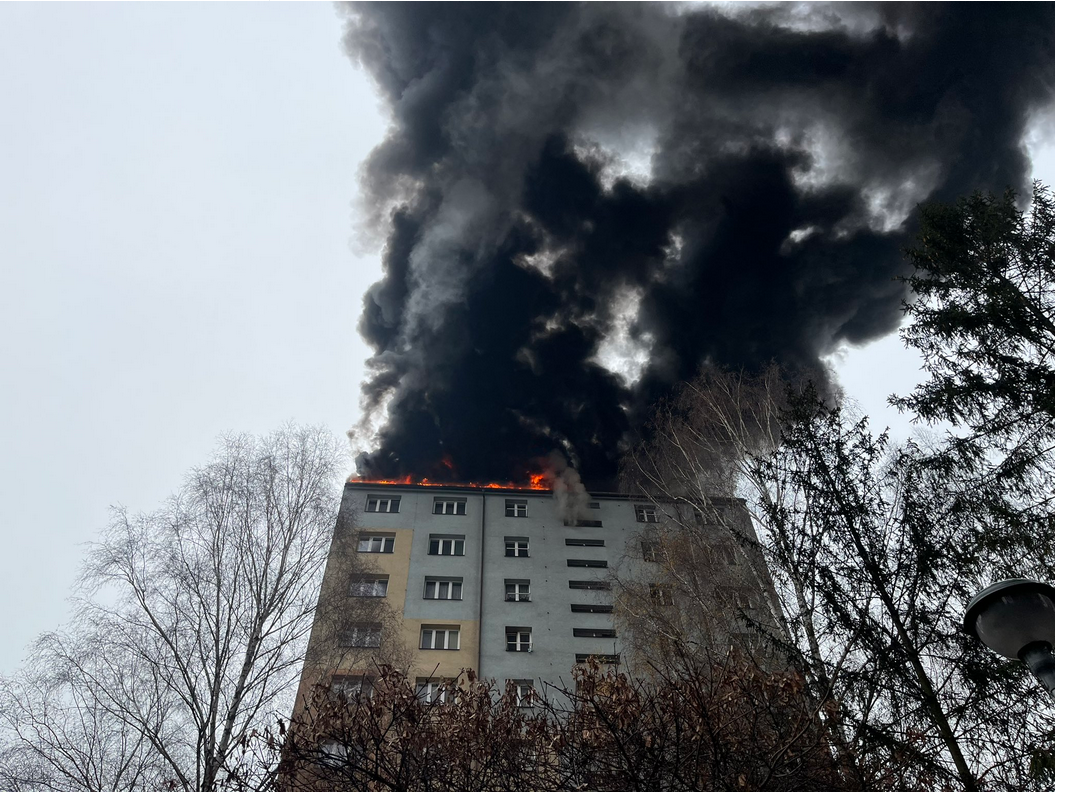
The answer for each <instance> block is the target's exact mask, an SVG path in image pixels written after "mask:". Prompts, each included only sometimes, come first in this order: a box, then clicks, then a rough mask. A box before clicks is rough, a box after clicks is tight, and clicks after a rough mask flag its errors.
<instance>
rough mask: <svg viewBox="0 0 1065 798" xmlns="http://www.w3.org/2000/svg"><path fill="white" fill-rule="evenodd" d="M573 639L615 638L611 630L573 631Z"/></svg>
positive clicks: (615, 635) (615, 633) (615, 634)
mask: <svg viewBox="0 0 1065 798" xmlns="http://www.w3.org/2000/svg"><path fill="white" fill-rule="evenodd" d="M573 636H574V637H617V636H618V634H617V632H615V631H614V630H613V629H574V630H573Z"/></svg>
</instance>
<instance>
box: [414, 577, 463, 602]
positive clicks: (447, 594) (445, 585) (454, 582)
mask: <svg viewBox="0 0 1065 798" xmlns="http://www.w3.org/2000/svg"><path fill="white" fill-rule="evenodd" d="M423 596H424V597H425V598H427V599H434V600H450V601H459V600H460V599H462V580H461V579H438V578H436V577H427V578H426V580H425V592H424V593H423Z"/></svg>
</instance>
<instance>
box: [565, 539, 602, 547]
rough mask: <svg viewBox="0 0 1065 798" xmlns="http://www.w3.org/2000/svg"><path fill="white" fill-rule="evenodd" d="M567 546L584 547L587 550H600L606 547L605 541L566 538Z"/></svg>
mask: <svg viewBox="0 0 1065 798" xmlns="http://www.w3.org/2000/svg"><path fill="white" fill-rule="evenodd" d="M566 545H567V546H584V547H585V548H600V547H602V546H605V545H606V541H605V540H595V539H594V538H566Z"/></svg>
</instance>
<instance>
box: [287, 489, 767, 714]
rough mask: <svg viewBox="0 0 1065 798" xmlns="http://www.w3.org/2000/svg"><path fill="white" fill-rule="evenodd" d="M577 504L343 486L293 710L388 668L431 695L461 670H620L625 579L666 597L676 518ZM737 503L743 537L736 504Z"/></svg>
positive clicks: (529, 676)
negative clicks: (661, 582)
mask: <svg viewBox="0 0 1065 798" xmlns="http://www.w3.org/2000/svg"><path fill="white" fill-rule="evenodd" d="M574 499H575V497H572V496H570V497H568V498H567V500H564V501H560V500H559V499H556V497H555V496H554V495H553V494H552V493H551V492H550V491H545V490H532V489H505V488H457V487H440V486H420V485H392V484H384V483H367V482H349V483H347V485H346V487H345V491H344V496H343V500H342V503H341V508H340V514H339V518H338V521H337V526H336V530H335V533H334V539H333V542H332V547H331V549H330V554H329V560H328V564H327V566H326V572H325V576H324V580H323V585H322V590H321V598H320V603H319V609H318V614H317V616H316V618H315V623H314V628H313V631H312V634H311V641H310V645H309V648H308V656H307V661H306V663H305V667H304V673H303V678H302V680H301V685H300V698H299V699H298V700H297V709H298V708H299V706H300V703H299V702H300V701H301V700H303V697H304V696H305V695H306V692H307V691H308V690H309V689H310V688H311V687H312V686H314V685H316V684H323V685H325V684H328V685H332V686H334V687H341V688H344V689H347V688H349V687H353V688H354V689H366V688H368V687H369V686H370V684H371V683H372V680H373V674H374V673H375V672H376V671H375V668H376V667H377V665H379V664H380V663H387V664H390V665H393V666H394V667H397V668H400V669H401V670H404V671H406V673H407V674H408V676H409V678H411V679H412V680H416V681H417V682H418V684H419V687H420V689H421V690H423V693H424V695H425V696H426V698H427V699H431V698H433V697H434V696H436V695H437V694H438V692H439V691H440V690H446V684H447V683H448V682H449V681H450V680H452V679H454V678H455V677H457V676H458V675H459V674H460V672H462V671H463V670H470V671H473V672H475V673H476V674H477V675H478V677H479V678H481V679H489V680H495V682H496V683H497V685H498V686H499V687H500V688H502V687H503V686H504V684H505V683H507V682H515V683H516V684H517V689H518V690H519V693H520V692H522V691H524V690H527V689H529V688H533V689H536V690H537V691H538V692H542V690H543V686H544V685H551V684H560V683H566V682H567V681H569V680H570V679H571V672H572V669H573V667H574V665H576V664H578V663H580V662H582V661H584V660H586V659H587V658H588V657H589V656H594V657H596V658H597V659H598V660H599V661H601V662H607V663H611V662H613V663H618V664H619V665H620V666H621V667H626V666H627V665H628V662H627V658H628V654H629V652H630V651H631V645H630V644H631V643H632V641H629V640H626V639H625V636H626V627H625V625H624V624H620V623H619V622H618V621H619V618H618V615H617V612H616V610H617V601H616V599H617V598H618V596H617V595H616V584H617V580H618V579H619V578H621V579H625V580H627V581H628V582H629V583H631V584H636V585H640V586H645V587H646V591H647V595H648V596H649V597H650V599H651V600H652V603H653V604H664V603H666V601H667V600H668V601H669V603H672V599H671V598H669V596H668V589H666V588H656V579H657V576H656V572H657V570H658V569H659V568H660V564H659V563H656V560H657V559H660V558H661V557H662V556H663V554H662V552H661V550H660V549H658V548H657V546H658V545H659V544H658V543H656V542H655V541H656V537H655V535H656V532H657V531H658V530H659V529H660V528H662V527H664V526H665V525H666V522H667V521H668V516H669V515H670V514H676V513H678V512H679V510H678V508H676V507H675V506H674V507H670V508H666V507H663V506H660V505H657V504H655V503H653V502H650V501H648V500H647V499H646V498H644V497H637V496H630V495H625V494H617V493H595V494H591V495H587V494H583V495H581V496H580V497H579V498H577V499H576V500H577V501H578V502H579V506H576V507H574ZM729 501H730V502H731V503H730V504H729V503H728V502H726V504H728V507H727V509H728V511H729V512H730V514H731V516H732V517H735V518H739V519H740V523H741V524H744V523H745V524H746V527H747V528H748V529H749V528H750V521H749V519H748V517H747V514H746V510H745V509H743V505H742V503H741V502H738V501H735V500H729ZM750 531H751V534H752V535H753V530H750ZM722 545H725V546H727V545H729V544H728V543H727V541H726V542H725V543H724V544H722ZM723 559H731V560H732V561H733V564H735V561H736V558H735V557H734V556H732V555H726V556H725V558H723ZM656 590H658V592H657V593H656ZM732 595H739V594H738V593H733V594H732ZM630 604H631V602H630ZM752 606H753V605H752Z"/></svg>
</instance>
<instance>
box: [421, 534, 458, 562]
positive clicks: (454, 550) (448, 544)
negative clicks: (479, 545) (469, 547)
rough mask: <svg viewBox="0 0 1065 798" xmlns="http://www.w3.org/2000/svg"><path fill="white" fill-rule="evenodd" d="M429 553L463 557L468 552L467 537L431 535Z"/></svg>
mask: <svg viewBox="0 0 1065 798" xmlns="http://www.w3.org/2000/svg"><path fill="white" fill-rule="evenodd" d="M429 553H430V554H440V555H444V556H450V557H461V556H463V555H464V554H465V553H466V538H465V537H444V536H443V535H430V536H429Z"/></svg>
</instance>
